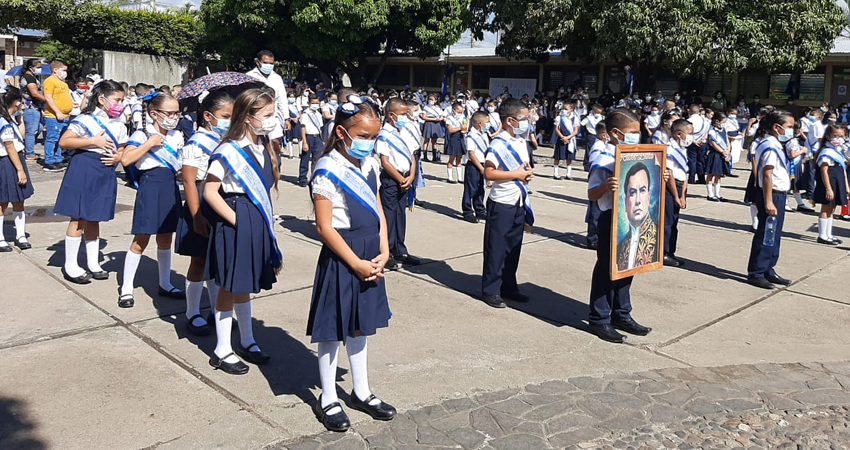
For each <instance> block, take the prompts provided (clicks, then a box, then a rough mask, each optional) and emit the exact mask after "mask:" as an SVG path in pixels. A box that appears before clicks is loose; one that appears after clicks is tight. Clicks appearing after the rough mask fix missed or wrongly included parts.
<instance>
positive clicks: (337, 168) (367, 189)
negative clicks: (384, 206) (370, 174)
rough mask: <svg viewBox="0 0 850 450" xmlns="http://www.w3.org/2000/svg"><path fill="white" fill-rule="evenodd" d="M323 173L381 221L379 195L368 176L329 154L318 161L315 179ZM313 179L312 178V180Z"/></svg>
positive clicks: (314, 171)
mask: <svg viewBox="0 0 850 450" xmlns="http://www.w3.org/2000/svg"><path fill="white" fill-rule="evenodd" d="M319 175H322V176H326V177H328V179H329V180H331V182H333V184H335V185H337V186H339V187H340V189H342V190H343V191H345V192H346V193H347V194H348V195H350V196H351V197H353V198H354V200H356V201H357V203H360V204H361V205H362V206H363V207H364V208H366V209H367V210H368V211H369V212H370V213H372V215H373V216H375V219H377V220H378V221H379V222H380V220H381V215H380V213H379V212H378V197H377V194H376V191H375V190H372V186H369V182H368V181H367V180H366V177H365V176H363V174H362V173H360V171H359V170H357V169H356V168H354V167H345V166H344V165H343V164H341V163H340V162H339V161H337V160H335V159H334V157H333V156H331V155H330V154H327V155H325V156H323V157H321V158H319V161H318V162H316V168H315V169H314V170H313V179H315V178H316V177H317V176H319ZM311 181H312V180H311Z"/></svg>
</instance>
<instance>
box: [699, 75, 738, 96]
mask: <svg viewBox="0 0 850 450" xmlns="http://www.w3.org/2000/svg"><path fill="white" fill-rule="evenodd" d="M717 91H720V92H722V93H723V96H724V97H725V98H726V99H727V100H729V98H730V97H732V77H731V76H726V75H707V76H706V77H705V89H703V93H704V94H705V97H709V98H711V99H714V94H715V93H716V92H717Z"/></svg>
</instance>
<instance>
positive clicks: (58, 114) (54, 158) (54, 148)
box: [43, 60, 74, 172]
mask: <svg viewBox="0 0 850 450" xmlns="http://www.w3.org/2000/svg"><path fill="white" fill-rule="evenodd" d="M50 71H51V75H50V77H48V78H47V79H46V80H44V85H43V90H44V99H45V101H46V102H47V107H46V108H45V109H44V124H45V126H46V127H47V133H46V134H45V136H44V171H45V172H61V171H63V170H65V167H67V166H66V165H65V164H64V158H63V157H62V149H60V148H59V145H58V143H59V137H60V136H62V133H64V132H65V129H66V128H68V123H69V122H70V120H69V118H68V116H69V115H70V114H71V110H73V109H74V101H73V100H72V99H71V90H70V89H69V88H68V83H66V82H65V78H67V76H68V66H67V65H66V64H65V63H64V62H62V61H59V60H56V61H53V62H52V63H50Z"/></svg>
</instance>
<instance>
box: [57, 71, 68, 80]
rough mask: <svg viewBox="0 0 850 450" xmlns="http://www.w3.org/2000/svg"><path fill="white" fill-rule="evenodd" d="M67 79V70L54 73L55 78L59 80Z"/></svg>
mask: <svg viewBox="0 0 850 450" xmlns="http://www.w3.org/2000/svg"><path fill="white" fill-rule="evenodd" d="M67 77H68V71H67V70H60V71H59V72H56V78H59V79H60V80H64V79H65V78H67Z"/></svg>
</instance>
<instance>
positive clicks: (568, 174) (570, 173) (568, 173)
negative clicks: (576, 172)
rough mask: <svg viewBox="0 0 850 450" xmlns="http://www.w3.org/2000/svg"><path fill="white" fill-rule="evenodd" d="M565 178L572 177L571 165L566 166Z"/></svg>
mask: <svg viewBox="0 0 850 450" xmlns="http://www.w3.org/2000/svg"><path fill="white" fill-rule="evenodd" d="M567 176H568V177H572V176H573V166H572V165H568V166H567Z"/></svg>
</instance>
